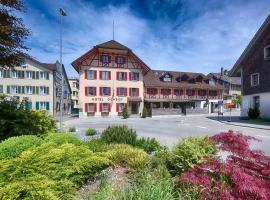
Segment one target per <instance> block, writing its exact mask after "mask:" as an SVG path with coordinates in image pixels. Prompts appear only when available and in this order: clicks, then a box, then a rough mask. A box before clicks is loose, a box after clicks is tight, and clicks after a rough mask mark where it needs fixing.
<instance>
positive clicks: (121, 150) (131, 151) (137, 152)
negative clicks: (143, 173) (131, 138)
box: [106, 144, 149, 169]
mask: <svg viewBox="0 0 270 200" xmlns="http://www.w3.org/2000/svg"><path fill="white" fill-rule="evenodd" d="M106 154H107V157H108V158H109V159H111V160H112V161H113V162H114V163H115V164H127V165H128V166H129V167H130V168H131V169H142V168H145V167H147V166H148V164H149V156H148V154H147V153H146V152H144V151H143V150H141V149H137V148H134V147H131V146H129V145H127V144H115V145H112V146H111V147H110V148H109V150H108V152H106Z"/></svg>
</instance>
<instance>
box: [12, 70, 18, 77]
mask: <svg viewBox="0 0 270 200" xmlns="http://www.w3.org/2000/svg"><path fill="white" fill-rule="evenodd" d="M12 78H18V72H17V71H16V70H12Z"/></svg>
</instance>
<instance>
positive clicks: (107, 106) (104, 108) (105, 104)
mask: <svg viewBox="0 0 270 200" xmlns="http://www.w3.org/2000/svg"><path fill="white" fill-rule="evenodd" d="M102 112H109V104H108V103H103V104H102Z"/></svg>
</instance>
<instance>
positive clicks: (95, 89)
mask: <svg viewBox="0 0 270 200" xmlns="http://www.w3.org/2000/svg"><path fill="white" fill-rule="evenodd" d="M94 95H95V96H97V88H96V87H94Z"/></svg>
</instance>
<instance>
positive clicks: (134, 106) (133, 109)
mask: <svg viewBox="0 0 270 200" xmlns="http://www.w3.org/2000/svg"><path fill="white" fill-rule="evenodd" d="M131 114H138V104H137V103H132V104H131Z"/></svg>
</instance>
